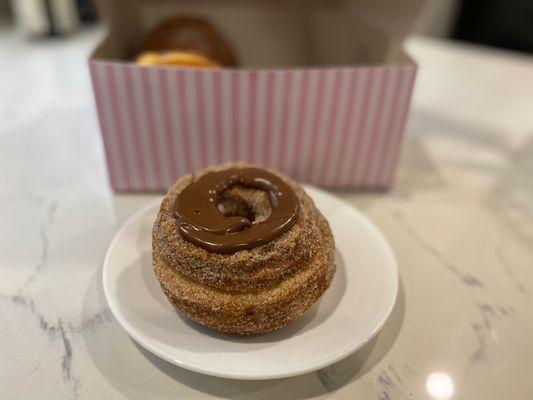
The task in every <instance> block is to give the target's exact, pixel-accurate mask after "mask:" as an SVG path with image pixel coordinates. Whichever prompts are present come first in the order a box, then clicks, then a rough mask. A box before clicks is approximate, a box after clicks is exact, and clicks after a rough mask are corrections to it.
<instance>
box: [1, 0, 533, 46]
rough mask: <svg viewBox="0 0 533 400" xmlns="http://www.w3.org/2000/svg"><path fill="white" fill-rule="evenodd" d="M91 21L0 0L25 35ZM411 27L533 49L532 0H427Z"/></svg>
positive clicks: (58, 32) (37, 1)
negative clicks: (416, 20)
mask: <svg viewBox="0 0 533 400" xmlns="http://www.w3.org/2000/svg"><path fill="white" fill-rule="evenodd" d="M95 23H98V15H97V13H96V10H95V7H94V2H93V1H92V0H0V26H1V27H2V28H3V29H9V28H12V29H18V30H19V31H20V32H22V33H23V34H25V35H27V36H28V37H30V38H40V37H60V36H64V35H68V34H72V33H73V32H75V31H77V30H78V29H80V28H82V27H83V26H84V25H90V24H95ZM414 33H416V34H419V35H424V36H432V37H439V38H447V39H450V40H458V41H465V42H473V43H477V44H481V45H486V46H493V47H499V48H504V49H509V50H516V51H521V52H526V53H533V1H531V0H427V1H426V5H425V7H424V10H423V12H422V15H421V16H420V18H419V20H418V23H417V26H416V27H415V30H414Z"/></svg>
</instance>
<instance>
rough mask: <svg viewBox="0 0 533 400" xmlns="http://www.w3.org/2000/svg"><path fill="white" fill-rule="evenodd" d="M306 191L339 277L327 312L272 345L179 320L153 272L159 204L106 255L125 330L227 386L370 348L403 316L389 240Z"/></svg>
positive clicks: (110, 296)
mask: <svg viewBox="0 0 533 400" xmlns="http://www.w3.org/2000/svg"><path fill="white" fill-rule="evenodd" d="M306 190H307V193H308V194H309V195H310V196H311V197H312V198H313V200H314V201H315V204H316V206H317V207H318V209H319V210H321V211H322V213H323V214H324V216H325V217H326V218H327V220H328V221H329V223H330V226H331V229H332V231H333V236H334V238H335V243H336V258H335V262H336V264H337V272H336V274H335V277H334V279H333V282H332V284H331V287H330V288H329V289H328V290H327V291H326V293H325V294H324V296H323V297H322V298H321V299H320V301H319V302H318V304H317V305H316V306H314V307H313V308H312V309H311V310H310V311H309V312H307V313H306V314H305V315H304V316H303V317H302V318H301V319H299V320H298V321H295V322H292V323H291V324H289V325H288V326H287V327H285V328H282V329H280V330H278V331H276V332H273V333H269V334H266V335H257V336H252V337H237V336H235V335H224V334H217V333H215V332H213V331H212V330H210V329H208V328H205V327H201V326H199V325H198V324H194V323H191V322H188V321H185V320H184V319H183V318H179V317H178V315H177V314H176V312H175V311H174V308H173V307H172V306H171V305H170V304H169V303H168V301H167V299H166V298H165V295H164V294H163V293H162V291H161V288H160V287H159V283H158V281H157V279H156V278H155V275H154V274H153V272H152V257H151V238H152V226H153V223H154V221H155V218H156V216H157V212H158V211H159V205H160V201H156V202H155V203H154V204H151V205H149V206H148V207H147V208H143V209H142V210H141V211H139V212H138V213H136V214H135V215H134V216H132V217H131V218H130V219H129V220H128V221H127V222H126V223H125V225H124V226H123V227H122V228H121V229H120V230H119V231H118V233H117V235H116V236H115V238H114V239H113V241H112V243H111V245H110V247H109V250H108V252H107V254H106V258H105V261H104V270H103V286H104V293H105V295H106V298H107V301H108V304H109V306H110V308H111V311H112V312H113V314H114V316H115V317H116V318H117V320H118V322H119V323H120V324H121V325H122V327H123V328H124V329H125V330H126V331H127V332H128V333H129V334H130V336H131V337H132V338H133V339H134V340H135V341H137V343H139V344H140V345H141V346H143V347H144V348H146V349H147V350H149V351H151V352H153V353H154V354H156V355H158V356H159V357H161V358H163V359H165V360H167V361H169V362H171V363H173V364H176V365H178V366H180V367H183V368H187V369H190V370H192V371H196V372H201V373H205V374H208V375H213V376H219V377H223V378H237V379H273V378H284V377H288V376H294V375H300V374H303V373H306V372H311V371H315V370H317V369H320V368H323V367H326V366H328V365H331V364H333V363H334V362H336V361H339V360H340V359H342V358H344V357H346V356H347V355H349V354H351V353H353V352H354V351H355V350H357V349H359V348H361V346H363V345H364V344H365V343H367V342H368V341H369V340H370V339H371V338H372V337H373V336H374V335H375V334H376V333H377V332H378V331H379V329H380V328H381V327H382V326H383V324H384V322H385V320H386V319H387V317H388V316H389V314H390V312H391V311H392V307H393V306H394V301H395V300H396V293H397V289H398V271H397V267H396V261H395V260H394V255H393V253H392V250H391V249H390V246H389V245H388V243H387V241H386V239H385V238H384V237H383V236H382V234H381V233H380V232H379V230H377V229H376V227H375V226H374V225H373V224H372V223H371V222H370V221H368V220H367V219H366V218H365V217H364V216H363V215H361V214H360V213H359V212H357V211H356V210H355V209H354V208H353V207H351V206H350V205H348V204H346V203H344V202H343V201H341V200H339V199H337V198H335V197H334V196H331V195H329V194H327V193H326V192H323V191H320V190H318V189H315V188H312V187H306ZM331 343H335V346H330V344H331Z"/></svg>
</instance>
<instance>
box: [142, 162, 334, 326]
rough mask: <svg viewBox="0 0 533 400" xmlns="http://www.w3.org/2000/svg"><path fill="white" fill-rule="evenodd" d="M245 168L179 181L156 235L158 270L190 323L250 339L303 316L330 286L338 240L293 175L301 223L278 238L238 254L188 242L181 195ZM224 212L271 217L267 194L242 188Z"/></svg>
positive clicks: (231, 195)
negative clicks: (178, 208) (179, 214)
mask: <svg viewBox="0 0 533 400" xmlns="http://www.w3.org/2000/svg"><path fill="white" fill-rule="evenodd" d="M248 167H250V165H248V164H244V163H233V164H224V165H220V166H217V167H210V168H206V169H204V170H202V171H199V172H197V173H196V174H192V175H188V176H185V177H182V178H181V179H179V180H178V181H177V182H176V184H174V186H172V187H171V188H170V190H169V192H168V194H167V196H166V197H165V199H164V200H163V202H162V204H161V208H160V211H159V214H158V216H157V219H156V221H155V224H154V228H153V232H152V247H153V267H154V272H155V274H156V276H157V278H158V280H159V282H160V284H161V287H162V289H163V291H164V293H165V295H166V296H167V298H168V299H169V301H170V303H171V304H172V305H173V306H174V307H175V308H176V309H177V310H178V311H180V312H181V313H183V314H184V315H185V316H187V317H188V318H190V319H192V320H194V321H197V322H199V323H202V324H204V325H207V326H210V327H212V328H214V329H216V330H219V331H222V332H230V333H239V334H252V333H263V332H269V331H272V330H275V329H278V328H280V327H282V326H284V325H286V324H287V323H288V322H289V321H291V320H293V319H295V318H297V317H299V316H300V315H302V314H303V313H304V312H305V311H306V310H308V309H309V308H310V307H311V305H312V304H313V303H314V302H315V301H316V300H317V299H318V298H319V297H320V296H321V295H322V293H323V292H324V291H325V290H326V289H327V288H328V287H329V284H330V282H331V279H332V277H333V275H334V272H335V265H334V263H333V250H334V242H333V237H332V234H331V230H330V228H329V225H328V223H327V221H326V220H325V219H324V217H323V216H322V214H321V213H320V212H319V211H318V210H317V208H316V207H315V205H314V203H313V201H312V200H311V198H310V197H309V196H308V195H307V194H306V193H305V191H304V190H303V189H302V188H301V187H300V186H299V185H298V184H297V183H295V182H294V181H292V180H291V179H290V178H288V177H286V176H284V175H281V174H279V173H277V172H275V171H271V170H270V172H271V173H274V174H276V175H277V176H279V177H280V178H281V179H283V180H284V181H285V182H286V183H287V184H288V185H289V186H290V187H291V188H292V189H293V190H294V192H295V193H296V195H297V197H298V199H299V202H300V208H299V214H298V219H297V221H296V223H295V224H294V225H293V226H292V227H291V228H290V229H289V230H288V231H286V232H285V233H283V234H281V235H280V236H278V237H277V238H275V239H274V240H272V241H270V242H268V243H266V244H264V245H261V246H258V247H256V248H253V249H250V250H242V251H238V252H235V253H233V254H219V253H212V252H209V251H207V250H204V249H203V248H200V247H198V246H196V245H194V244H192V243H190V242H188V241H186V240H185V239H184V238H183V237H182V236H181V235H180V234H179V232H178V230H177V221H176V219H175V218H174V216H173V205H174V201H175V199H176V196H177V195H178V194H179V193H180V191H181V190H183V189H184V188H185V187H186V186H187V185H188V184H189V183H190V182H192V181H194V180H195V179H198V178H199V177H200V176H202V175H203V174H205V173H208V172H211V171H218V170H221V169H227V168H248ZM223 203H224V209H225V210H224V212H229V213H231V214H233V215H235V214H240V215H247V216H251V217H252V219H253V220H254V221H253V223H258V222H260V221H263V220H265V219H266V218H268V216H269V214H270V212H271V207H270V203H269V200H268V196H267V195H266V193H265V192H262V191H260V190H256V189H250V188H243V187H239V186H236V187H234V188H232V189H230V190H228V191H227V192H226V193H225V194H224V197H223Z"/></svg>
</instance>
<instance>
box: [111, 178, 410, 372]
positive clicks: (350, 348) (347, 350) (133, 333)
mask: <svg viewBox="0 0 533 400" xmlns="http://www.w3.org/2000/svg"><path fill="white" fill-rule="evenodd" d="M302 187H303V188H304V189H305V191H306V192H307V191H308V190H309V191H311V192H317V193H319V195H323V196H325V197H328V198H332V199H334V200H335V201H338V202H341V203H343V205H344V206H347V207H349V208H350V209H351V210H352V211H353V212H355V213H356V214H357V215H358V217H359V218H360V219H361V221H362V222H363V223H364V224H365V225H366V227H367V228H369V229H370V230H372V231H374V233H375V234H377V236H378V237H379V238H380V241H382V242H383V244H384V249H385V251H386V252H387V253H388V256H389V257H390V260H391V262H392V264H391V266H392V268H391V272H392V276H391V278H392V279H393V281H394V284H393V293H392V301H391V302H390V304H389V305H388V307H387V309H386V310H385V312H384V313H383V316H382V317H381V319H380V320H379V321H378V323H377V324H376V326H375V328H374V329H373V330H372V332H370V333H369V334H368V335H367V336H366V338H365V339H364V340H362V341H360V342H357V343H355V344H354V343H353V342H348V344H346V345H345V346H342V347H341V348H340V349H337V351H335V352H333V354H332V355H330V356H328V357H324V358H322V359H321V360H320V361H318V362H314V363H312V364H310V365H308V366H306V367H301V368H298V369H292V370H285V371H283V370H282V371H278V370H276V371H274V372H271V373H268V372H267V373H238V372H224V371H221V370H220V369H217V368H214V369H212V368H209V367H206V366H205V365H199V364H196V363H194V362H191V360H189V359H187V360H186V361H183V360H178V359H175V358H173V357H169V356H168V355H167V354H165V352H163V351H161V350H160V349H159V348H158V346H156V345H153V344H151V343H150V342H149V341H148V342H147V341H145V340H143V339H142V338H141V337H140V335H138V333H137V331H138V329H137V328H135V327H133V326H132V325H131V324H130V323H129V322H128V321H127V319H126V318H125V317H123V315H122V313H121V312H119V310H118V309H117V308H116V307H118V304H115V302H114V300H113V296H111V294H110V293H109V290H111V288H110V287H109V285H108V283H107V279H106V278H107V276H108V270H109V268H110V267H109V264H110V262H109V258H110V257H111V253H112V250H113V249H114V247H115V246H116V244H117V242H118V241H119V238H121V236H122V234H123V232H124V231H126V230H127V229H128V228H129V227H130V225H132V224H133V223H134V222H135V221H137V219H139V218H141V217H142V216H143V215H144V214H145V213H147V212H148V211H149V210H150V209H152V208H154V207H155V206H156V205H157V204H158V203H161V201H162V199H163V198H164V197H163V196H162V197H160V198H157V199H154V200H153V201H149V202H148V203H147V204H145V205H144V206H142V207H141V208H139V209H138V210H137V211H135V212H134V213H133V214H131V215H130V216H129V217H128V218H127V219H126V220H125V221H124V222H123V224H122V225H121V226H120V228H119V229H118V230H117V231H116V232H115V234H114V236H113V238H112V240H111V241H110V242H109V245H108V247H107V250H106V253H105V256H104V259H103V268H102V281H101V282H102V286H103V291H104V296H105V299H106V302H107V305H108V307H109V308H110V310H111V312H112V314H113V316H114V317H115V318H116V320H117V322H118V323H119V325H120V326H121V327H122V328H123V329H124V330H125V331H126V333H127V334H128V335H129V336H130V338H132V339H133V340H134V341H135V342H136V343H137V344H139V345H140V346H141V347H142V348H144V349H145V350H147V351H149V352H151V353H152V354H154V355H156V356H157V357H159V358H161V359H163V360H165V361H167V362H169V363H171V364H173V365H176V366H178V367H181V368H184V369H187V370H189V371H193V372H196V373H200V374H204V375H209V376H214V377H218V378H226V379H241V380H268V379H281V378H289V377H293V376H298V375H303V374H306V373H309V372H313V371H317V370H319V369H322V368H325V367H328V366H330V365H332V364H334V363H336V362H338V361H340V360H342V359H344V358H346V357H348V356H349V355H351V354H353V353H355V352H356V351H358V350H359V349H361V348H362V347H363V346H364V345H366V344H367V343H368V342H369V341H370V340H372V339H373V338H374V337H375V336H376V335H377V333H378V332H379V331H380V330H381V329H382V328H383V326H384V325H385V322H386V321H387V320H388V319H389V317H390V315H391V313H392V310H393V309H394V306H395V305H396V302H397V300H398V289H399V280H400V279H399V271H398V262H397V259H396V255H395V253H394V251H393V249H392V247H391V245H390V243H389V241H388V240H387V238H386V237H385V235H384V234H383V233H382V232H381V230H380V229H379V228H378V227H377V226H376V225H375V224H374V223H373V222H372V221H371V220H370V219H369V218H368V217H367V216H366V215H365V214H363V213H362V212H361V211H359V210H358V209H357V208H356V207H354V206H352V205H351V204H350V203H348V202H347V201H345V200H344V199H342V198H340V197H337V196H335V195H334V194H331V193H329V192H327V191H325V190H322V189H319V188H317V187H315V186H312V185H302ZM310 197H311V198H313V196H312V195H311V196H310ZM313 201H314V199H313Z"/></svg>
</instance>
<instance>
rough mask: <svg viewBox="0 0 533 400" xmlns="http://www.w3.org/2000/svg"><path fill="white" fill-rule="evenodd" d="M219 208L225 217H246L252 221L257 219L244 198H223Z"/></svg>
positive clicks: (218, 205)
mask: <svg viewBox="0 0 533 400" xmlns="http://www.w3.org/2000/svg"><path fill="white" fill-rule="evenodd" d="M217 209H218V211H219V212H220V213H221V214H222V215H224V216H225V217H244V218H246V219H247V220H248V221H250V222H254V221H255V214H254V212H253V211H252V209H251V207H250V206H249V205H248V204H247V203H246V202H245V201H244V200H243V199H221V200H220V201H219V202H218V204H217Z"/></svg>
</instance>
